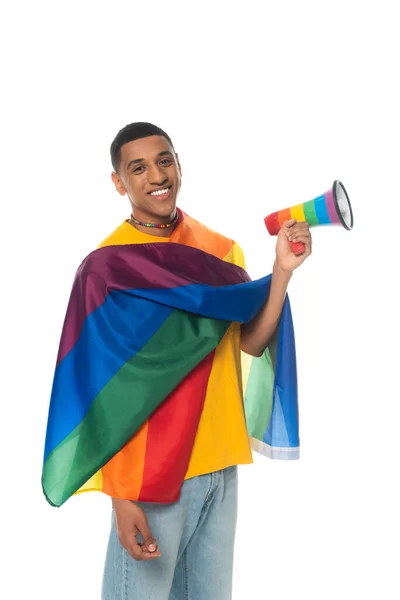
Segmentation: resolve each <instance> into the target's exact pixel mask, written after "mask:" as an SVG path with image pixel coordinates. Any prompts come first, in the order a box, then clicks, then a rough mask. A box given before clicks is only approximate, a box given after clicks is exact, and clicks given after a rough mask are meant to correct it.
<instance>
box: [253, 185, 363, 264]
mask: <svg viewBox="0 0 400 600" xmlns="http://www.w3.org/2000/svg"><path fill="white" fill-rule="evenodd" d="M289 219H296V220H297V221H303V222H304V221H306V222H307V223H308V224H309V225H310V227H315V226H316V225H342V226H343V227H344V228H345V229H347V230H348V231H350V230H351V229H353V223H354V221H353V211H352V209H351V204H350V200H349V197H348V195H347V192H346V190H345V188H344V185H343V184H342V183H341V182H340V181H338V180H336V181H334V183H333V185H332V187H331V188H330V189H329V190H328V191H327V192H325V194H322V195H321V196H318V197H317V198H314V199H313V200H309V201H308V202H304V203H303V204H296V206H292V207H290V208H285V209H283V210H279V211H277V212H274V213H271V214H270V215H268V217H265V219H264V222H265V226H266V228H267V229H268V232H269V234H270V235H278V233H279V230H280V229H281V227H282V225H283V224H284V222H285V221H288V220H289ZM290 245H291V248H292V250H293V252H294V253H295V254H296V256H299V255H300V254H302V253H303V252H304V244H303V243H301V242H290Z"/></svg>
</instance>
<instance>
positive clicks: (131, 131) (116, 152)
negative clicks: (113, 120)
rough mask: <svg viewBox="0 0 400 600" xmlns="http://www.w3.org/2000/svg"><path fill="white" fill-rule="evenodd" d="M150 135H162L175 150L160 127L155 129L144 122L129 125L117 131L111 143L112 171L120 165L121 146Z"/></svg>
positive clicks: (154, 126)
mask: <svg viewBox="0 0 400 600" xmlns="http://www.w3.org/2000/svg"><path fill="white" fill-rule="evenodd" d="M151 135H163V136H164V137H165V138H166V139H167V140H168V141H169V143H170V144H171V146H172V149H173V150H175V149H174V145H173V143H172V141H171V138H170V137H169V135H168V134H167V133H165V131H163V130H162V129H161V128H160V127H157V125H153V124H152V123H145V122H138V123H130V124H129V125H125V127H123V128H122V129H121V130H120V131H118V133H117V135H116V136H115V138H114V141H113V143H112V144H111V147H110V154H111V163H112V166H113V168H114V171H115V172H118V169H119V167H120V164H121V146H123V145H124V144H127V143H128V142H133V141H134V140H139V139H141V138H145V137H150V136H151Z"/></svg>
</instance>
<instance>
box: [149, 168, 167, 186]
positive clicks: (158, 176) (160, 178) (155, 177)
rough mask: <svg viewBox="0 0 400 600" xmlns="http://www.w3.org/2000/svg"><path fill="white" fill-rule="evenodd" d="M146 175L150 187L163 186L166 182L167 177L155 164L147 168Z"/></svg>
mask: <svg viewBox="0 0 400 600" xmlns="http://www.w3.org/2000/svg"><path fill="white" fill-rule="evenodd" d="M147 175H148V177H147V178H148V181H149V183H151V185H163V184H164V183H166V182H167V181H168V177H167V175H166V174H165V172H164V171H163V169H162V168H161V167H160V166H159V165H157V164H153V165H150V166H149V167H148V171H147Z"/></svg>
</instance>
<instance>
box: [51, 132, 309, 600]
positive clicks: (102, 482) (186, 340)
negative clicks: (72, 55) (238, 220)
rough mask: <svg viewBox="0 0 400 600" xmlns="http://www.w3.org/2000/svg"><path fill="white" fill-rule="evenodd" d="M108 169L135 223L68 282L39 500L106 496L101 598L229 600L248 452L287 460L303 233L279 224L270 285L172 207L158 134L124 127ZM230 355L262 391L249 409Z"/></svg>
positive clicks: (176, 176)
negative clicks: (297, 246)
mask: <svg viewBox="0 0 400 600" xmlns="http://www.w3.org/2000/svg"><path fill="white" fill-rule="evenodd" d="M111 161H112V165H113V172H112V181H113V183H114V185H115V188H116V190H117V191H118V192H119V194H121V195H122V196H126V197H127V200H128V202H129V205H130V210H131V217H130V219H126V220H124V221H123V222H122V223H121V225H119V227H117V228H116V229H115V230H114V231H113V232H112V233H111V234H110V235H109V236H108V237H107V238H106V239H105V240H104V241H103V242H102V243H101V244H100V245H99V246H98V248H97V249H96V250H95V251H94V252H92V253H90V254H89V255H88V256H87V257H86V258H85V259H84V261H83V262H82V263H81V265H80V267H79V269H78V271H77V273H76V276H75V281H74V285H73V288H72V293H71V298H70V302H69V305H68V310H67V315H66V319H65V322H64V327H63V333H62V336H61V342H60V348H59V354H58V360H57V367H56V372H55V377H54V383H53V390H52V398H51V402H50V410H49V419H48V427H47V434H46V444H45V460H44V465H43V475H42V485H43V491H44V494H45V496H46V498H47V500H48V502H49V503H50V504H51V505H53V506H61V505H62V504H63V503H64V502H65V501H66V500H67V499H68V498H70V497H71V496H72V495H74V494H77V493H80V492H85V491H95V490H98V491H102V492H104V493H105V494H107V495H108V496H109V497H110V498H111V499H112V509H113V510H112V524H111V533H110V538H109V543H108V549H107V554H106V560H105V566H104V576H103V586H102V598H103V600H122V599H124V600H136V599H137V598H145V599H146V600H182V599H183V598H188V599H189V598H190V599H192V600H210V598H213V599H215V600H229V599H230V598H231V596H232V567H233V553H234V540H235V530H236V518H237V497H238V489H237V485H238V482H237V466H238V465H244V464H248V463H251V462H252V452H251V448H252V447H253V448H254V449H255V450H258V451H261V452H263V453H266V454H267V455H269V456H271V458H274V457H277V458H294V457H296V456H295V455H296V453H297V451H298V431H297V429H298V427H297V426H298V420H297V419H298V416H297V386H296V375H295V355H294V344H293V336H292V322H291V316H290V307H289V306H288V301H287V298H286V290H287V286H288V283H289V280H290V278H291V276H292V273H293V270H294V269H296V268H297V267H299V266H300V265H301V264H302V263H303V262H304V260H305V259H306V258H307V257H308V256H309V255H310V253H311V236H310V232H309V227H308V225H307V224H306V223H297V222H296V221H295V220H292V221H288V222H286V223H285V224H284V225H283V227H282V229H281V231H280V233H279V234H278V236H277V243H276V257H275V259H274V261H273V264H272V273H271V275H268V276H267V277H265V278H262V279H260V280H257V281H255V282H253V281H251V280H250V278H249V276H248V274H247V273H246V271H245V269H244V266H245V265H244V257H243V252H242V250H241V248H240V247H239V246H238V244H236V243H235V242H234V241H233V240H230V239H228V238H226V237H225V236H223V235H221V234H219V233H216V232H214V231H212V230H210V229H209V228H207V227H206V226H205V225H202V224H201V223H199V222H198V221H196V220H195V219H192V218H191V217H189V216H188V215H187V214H185V213H184V212H183V211H182V210H181V209H179V208H177V206H176V202H177V197H178V194H179V190H180V188H181V180H182V169H181V165H180V163H179V159H178V154H177V153H176V151H175V148H174V146H173V144H172V141H171V139H170V138H169V136H168V135H167V134H166V133H165V132H164V131H163V130H162V129H160V128H159V127H157V126H155V125H152V124H151V123H132V124H130V125H127V126H126V127H124V128H123V129H122V130H121V131H119V133H118V134H117V136H116V137H115V139H114V141H113V142H112V144H111ZM208 193H212V190H209V191H208ZM289 241H295V242H296V241H298V242H303V244H304V246H305V251H304V253H303V254H302V255H301V256H295V255H294V254H293V252H292V250H291V247H290V244H289ZM241 352H243V353H245V354H247V355H250V356H252V357H255V358H254V359H253V360H255V362H256V363H257V368H256V369H255V370H254V372H255V374H256V377H257V376H259V374H260V373H261V372H262V373H263V375H262V377H261V378H260V380H261V381H263V382H264V384H265V382H267V384H268V386H269V387H268V386H267V387H265V385H263V386H261V388H260V389H261V393H257V394H256V395H255V396H251V397H252V398H253V399H252V400H251V402H253V404H251V402H250V404H251V406H252V407H255V410H253V409H252V410H251V411H250V413H249V414H248V411H247V408H248V406H249V401H248V397H249V396H248V395H247V393H246V414H245V407H244V401H243V400H244V399H243V380H242V379H243V378H242V368H241ZM273 356H275V357H278V359H273V358H271V357H273ZM258 359H259V360H258ZM260 365H261V366H260ZM261 367H262V368H263V369H266V371H262V369H261ZM260 369H261V370H260ZM264 372H265V373H267V377H264ZM271 373H272V379H271V376H270V375H271ZM274 378H275V379H274ZM248 379H251V375H249V378H248ZM274 381H279V385H278V384H277V385H275V384H274ZM268 382H269V383H268ZM271 382H272V384H271ZM255 388H256V389H258V388H259V386H258V384H257V385H256V386H255ZM246 389H247V388H246ZM276 390H279V397H278V396H277V395H278V392H276ZM282 411H283V412H282ZM246 417H247V421H246ZM269 423H271V424H272V425H271V428H270V429H269ZM266 427H267V428H268V430H267V429H266ZM271 431H272V434H271ZM268 432H269V433H268ZM252 541H253V540H252Z"/></svg>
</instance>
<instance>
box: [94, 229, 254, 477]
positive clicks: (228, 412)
mask: <svg viewBox="0 0 400 600" xmlns="http://www.w3.org/2000/svg"><path fill="white" fill-rule="evenodd" d="M168 241H169V238H166V237H158V236H153V235H150V234H147V233H142V232H141V231H138V230H137V229H135V228H134V227H132V225H130V224H129V223H127V222H126V221H125V222H124V223H123V224H122V225H121V226H120V227H119V228H118V229H117V230H116V231H114V232H113V233H112V234H111V236H110V237H109V238H106V239H105V240H104V241H103V242H102V243H101V244H100V246H99V247H102V246H108V245H109V244H110V242H111V243H112V244H113V245H115V244H146V243H151V242H168ZM224 260H226V261H228V262H234V263H235V264H238V265H240V266H243V267H244V258H243V252H242V250H241V248H240V247H239V246H238V245H237V244H235V245H234V246H233V248H232V250H231V251H230V252H229V254H228V255H227V256H226V257H225V259H224ZM238 328H240V325H239V324H238V323H233V324H232V325H231V326H230V328H229V329H228V331H227V332H226V334H225V336H224V338H223V339H222V341H221V342H220V344H219V346H218V347H217V349H216V351H215V357H214V361H213V366H212V369H211V373H210V378H209V381H208V387H207V393H206V397H205V401H204V407H203V412H202V415H201V418H200V423H199V427H198V430H197V435H196V439H195V442H194V447H193V451H192V455H191V458H190V462H189V466H188V470H187V473H186V476H185V479H190V478H191V477H195V476H197V475H204V474H206V473H213V472H215V471H219V470H220V469H225V468H227V467H231V466H233V465H239V464H249V463H252V462H253V457H252V453H251V448H250V441H249V436H248V433H247V428H246V418H245V413H244V404H243V390H242V377H241V351H240V336H239V335H234V332H235V329H236V331H237V329H238Z"/></svg>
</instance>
